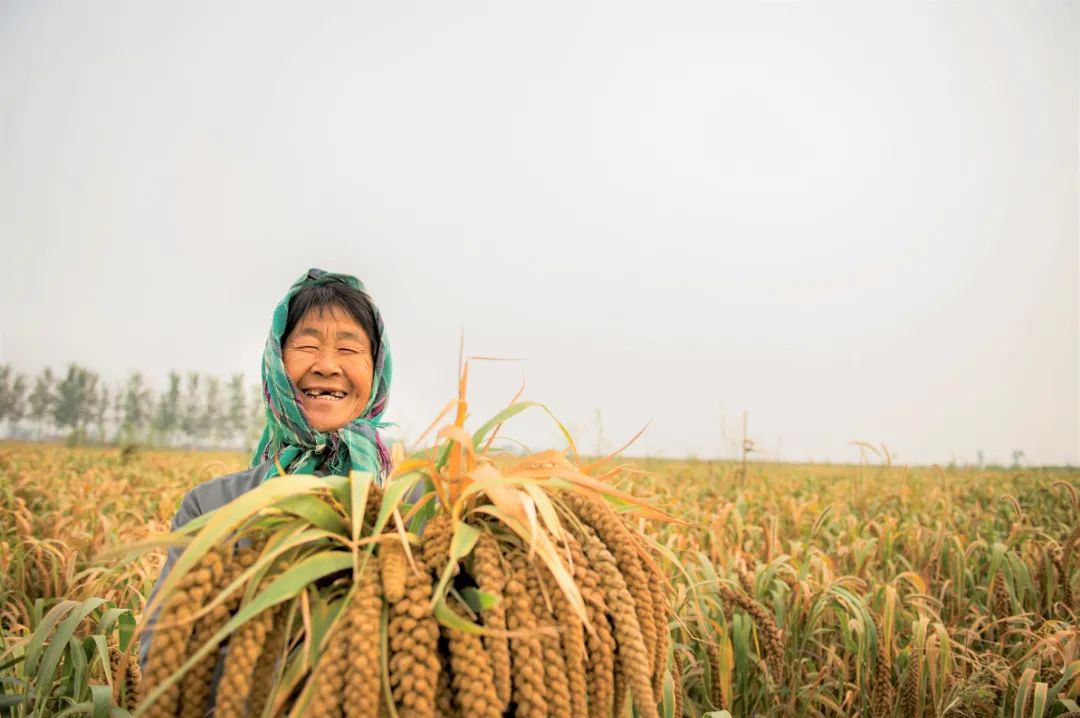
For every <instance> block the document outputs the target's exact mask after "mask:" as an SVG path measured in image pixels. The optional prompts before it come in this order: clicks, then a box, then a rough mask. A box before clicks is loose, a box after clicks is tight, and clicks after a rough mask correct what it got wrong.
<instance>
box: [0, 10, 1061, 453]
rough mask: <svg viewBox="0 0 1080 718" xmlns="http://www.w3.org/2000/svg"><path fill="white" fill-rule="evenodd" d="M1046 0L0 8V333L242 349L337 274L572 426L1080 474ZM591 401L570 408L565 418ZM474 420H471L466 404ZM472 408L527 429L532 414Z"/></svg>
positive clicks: (405, 422) (200, 360)
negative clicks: (493, 358)
mask: <svg viewBox="0 0 1080 718" xmlns="http://www.w3.org/2000/svg"><path fill="white" fill-rule="evenodd" d="M1078 35H1080V5H1078V4H1077V3H1075V2H1071V1H1058V2H1054V1H1051V0H1046V1H1044V2H1008V3H1007V2H978V3H976V2H967V3H958V2H924V3H915V4H911V3H892V4H889V5H886V4H882V3H862V2H850V3H843V4H840V3H796V2H773V3H764V2H762V3H751V2H739V3H733V2H729V3H719V2H713V1H709V2H700V3H690V2H685V3H683V2H678V3H676V2H652V3H626V2H610V3H598V2H563V3H524V2H493V3H478V2H454V3H445V2H426V3H409V2H394V3H378V4H376V3H353V2H340V3H325V2H324V3H304V4H303V5H291V6H285V5H276V4H274V3H267V2H251V3H239V2H233V3H214V2H190V3H164V2H145V1H142V0H139V1H132V2H98V3H83V2H50V3H39V2H32V1H30V0H25V1H23V2H12V1H10V0H0V241H2V243H3V247H2V252H0V257H2V259H0V262H2V265H0V266H2V270H0V339H2V343H0V361H6V362H11V363H13V364H15V365H16V367H17V368H19V369H20V370H22V371H25V372H35V373H36V372H37V371H38V370H39V369H40V368H41V367H42V366H44V365H51V366H53V367H54V368H61V367H62V366H63V365H64V364H65V363H67V362H69V361H72V360H74V361H78V362H79V363H81V364H84V365H86V366H89V367H91V368H93V369H96V370H98V371H99V372H101V373H103V374H104V375H105V376H106V377H109V378H113V379H121V378H122V377H124V376H125V375H126V373H127V371H128V370H130V369H141V370H143V371H144V372H146V373H147V374H148V375H149V377H150V378H151V379H152V380H153V382H154V383H156V384H157V385H158V386H160V385H161V384H162V383H163V380H164V375H165V373H166V372H167V371H168V370H169V369H171V368H175V369H178V370H182V371H188V370H198V371H206V372H214V373H217V374H219V375H221V376H225V375H227V374H228V373H231V372H235V371H244V372H245V373H246V374H247V376H248V378H249V381H254V380H255V378H256V377H257V371H258V360H259V355H260V351H261V346H262V342H263V340H264V336H265V332H266V331H267V329H268V327H269V321H270V314H271V311H272V308H273V306H274V304H276V302H277V301H278V300H279V298H280V296H281V295H282V294H283V293H284V291H285V290H286V289H287V287H288V285H289V284H290V283H291V282H292V281H293V280H294V279H295V278H296V277H297V276H299V275H300V274H301V273H302V272H303V271H305V270H306V269H307V268H308V267H312V266H317V267H322V268H324V269H328V270H332V271H345V272H350V273H353V274H356V275H358V276H359V277H360V278H361V279H363V280H364V281H365V282H366V284H367V285H368V288H369V289H370V290H371V292H372V294H373V295H374V296H375V299H376V301H377V302H378V304H379V305H380V307H381V309H382V311H383V313H384V315H385V317H386V320H387V323H388V329H389V332H390V341H391V344H392V346H393V350H394V357H395V361H396V365H397V372H396V376H395V383H394V386H395V388H394V390H393V392H392V398H391V407H392V411H391V414H392V415H393V416H392V417H391V418H395V419H396V420H398V421H399V422H400V423H401V425H402V427H403V429H404V431H405V433H407V434H414V433H415V432H416V430H417V429H419V428H421V427H422V426H423V425H424V424H426V423H427V421H429V420H430V419H431V418H433V416H434V414H435V412H436V411H437V410H438V409H439V408H440V407H441V406H442V405H443V404H444V403H445V402H446V401H447V400H448V399H449V398H451V396H452V393H453V391H454V374H455V371H456V362H457V351H458V335H459V332H460V331H462V330H463V331H464V333H465V337H466V351H467V352H468V353H473V354H494V355H500V356H507V357H510V356H513V357H524V358H525V360H524V361H523V362H519V363H516V364H498V365H494V364H478V365H475V366H474V371H473V375H472V388H473V392H472V393H473V398H474V402H475V406H474V409H475V414H476V417H477V419H478V420H480V419H484V418H487V416H488V415H490V414H491V413H493V412H494V411H495V410H497V408H498V407H499V406H500V405H501V404H503V403H504V402H506V401H507V400H509V398H510V397H511V396H512V395H513V394H514V392H515V391H516V389H517V388H518V385H519V383H520V382H521V380H522V376H523V375H524V377H525V379H526V382H527V386H526V397H528V398H533V399H536V400H539V401H543V402H546V403H547V404H548V405H549V406H550V407H551V408H552V410H553V411H554V412H555V413H556V414H557V415H558V416H560V417H561V418H563V419H564V420H565V421H566V422H567V423H568V424H570V425H571V426H572V427H574V429H575V431H576V432H577V434H578V436H579V438H580V440H581V443H582V444H583V445H584V447H585V448H586V449H590V450H591V449H594V448H595V447H596V446H597V444H598V441H606V442H607V443H608V444H620V443H622V441H624V440H626V439H628V438H629V437H630V436H632V435H633V434H634V433H635V432H636V431H637V430H638V429H639V428H640V427H641V426H643V425H644V424H645V423H646V422H649V421H651V422H652V423H651V426H650V428H649V431H648V432H647V433H646V435H645V437H644V438H643V439H642V440H641V441H640V442H639V443H638V444H637V446H636V447H635V449H634V450H633V451H632V452H631V453H632V454H642V453H651V454H659V455H664V456H682V455H686V454H690V453H692V454H696V455H698V456H701V457H705V456H713V455H723V456H734V455H735V451H736V449H735V446H736V443H735V439H736V437H737V434H738V431H739V424H740V415H741V412H742V411H743V410H744V409H745V410H748V411H749V414H750V434H751V436H752V438H754V439H755V440H756V441H757V444H758V446H759V447H761V448H762V449H763V453H764V455H765V456H767V457H770V458H782V459H814V460H824V459H832V460H855V459H857V458H858V451H857V449H855V448H853V447H852V446H850V445H849V443H848V442H849V441H851V440H854V439H861V440H867V441H871V442H874V443H879V442H884V443H885V444H886V445H887V446H888V447H889V448H890V449H891V450H892V451H894V452H895V453H896V455H897V457H898V460H899V461H903V462H934V461H937V462H946V461H949V460H950V459H955V460H957V461H973V460H974V459H975V456H976V451H977V450H979V449H982V450H983V451H984V452H985V456H986V459H987V460H988V461H991V460H995V461H1002V462H1009V461H1011V452H1012V450H1013V449H1022V450H1023V451H1024V452H1025V454H1026V456H1027V457H1028V459H1029V460H1030V461H1031V462H1033V463H1035V462H1039V463H1064V462H1072V463H1077V462H1080V426H1078V406H1080V382H1078V373H1080V356H1078V326H1077V325H1078V302H1080V299H1078V297H1080V295H1078V291H1077V276H1078V261H1080V260H1078V251H1077V245H1078V239H1077V219H1078V183H1077V166H1078V156H1080V155H1078V141H1077V140H1078V109H1080V98H1078V80H1080V77H1078V67H1080V48H1078ZM597 410H599V411H600V412H602V429H603V436H602V437H598V435H597V433H598V432H597V421H596V412H597ZM474 425H476V424H475V423H474ZM509 433H510V434H511V435H514V436H516V437H518V438H520V439H522V440H524V441H526V442H528V443H530V444H531V446H532V448H543V447H544V446H545V445H551V444H554V442H555V437H556V433H555V431H554V430H553V429H552V428H551V425H550V423H549V422H546V420H545V419H543V418H542V417H541V416H539V415H538V416H536V417H534V418H532V419H527V420H525V421H524V422H522V423H519V424H518V425H517V427H516V428H511V429H510V431H509Z"/></svg>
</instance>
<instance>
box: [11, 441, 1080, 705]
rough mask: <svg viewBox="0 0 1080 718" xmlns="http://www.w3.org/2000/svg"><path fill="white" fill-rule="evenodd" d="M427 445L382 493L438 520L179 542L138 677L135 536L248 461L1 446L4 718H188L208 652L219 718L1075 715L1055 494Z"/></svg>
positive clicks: (1065, 519) (149, 555)
mask: <svg viewBox="0 0 1080 718" xmlns="http://www.w3.org/2000/svg"><path fill="white" fill-rule="evenodd" d="M440 437H441V438H443V439H445V441H444V442H443V443H442V444H441V445H440V447H441V448H440V450H439V452H436V451H435V450H432V451H431V452H429V453H428V454H426V455H425V457H421V458H419V459H415V458H414V459H408V460H405V461H404V462H402V463H403V464H405V465H407V466H406V467H405V468H404V469H403V471H402V472H401V473H400V476H405V477H407V476H408V475H409V471H415V472H418V474H419V473H423V472H427V473H426V474H424V476H426V477H427V478H428V479H432V478H434V479H436V480H435V481H434V482H433V483H434V488H433V489H432V490H431V492H430V496H431V497H433V499H434V498H437V499H438V501H435V500H433V499H432V500H427V499H424V500H421V501H419V502H415V503H413V504H405V503H398V504H394V503H393V502H394V501H398V502H400V501H402V500H403V499H402V498H401V497H402V496H403V495H404V494H405V491H404V488H405V487H404V485H403V486H402V487H401V489H400V490H395V489H394V488H393V487H394V486H395V484H394V483H393V482H391V483H389V484H388V485H387V486H385V487H378V486H375V485H374V484H372V483H370V482H366V481H361V480H359V479H357V478H356V477H354V478H353V479H352V481H346V482H345V483H339V484H337V485H335V486H334V487H333V488H332V489H331V490H324V489H322V488H320V487H318V486H315V485H312V487H309V488H305V489H304V491H305V492H307V493H304V494H303V495H302V496H301V495H290V496H285V497H284V498H282V497H267V498H266V499H265V501H263V504H260V506H258V507H256V506H254V505H253V506H252V507H249V510H248V513H247V514H243V515H241V514H240V513H237V514H236V516H235V517H233V518H231V519H230V521H231V523H229V524H228V526H224V527H223V528H222V529H221V532H219V533H220V534H221V535H222V536H224V535H225V533H222V532H227V533H228V534H229V535H234V533H235V535H240V534H243V535H245V536H248V537H249V538H251V542H250V545H249V549H248V550H247V551H248V553H247V556H248V558H247V559H242V557H241V554H243V553H244V549H241V550H240V553H237V554H236V555H235V561H234V560H233V559H234V555H233V552H232V551H231V550H229V551H224V550H219V549H215V548H214V546H215V545H217V544H214V543H213V542H212V541H211V538H212V537H211V536H210V534H209V533H207V532H208V531H209V532H212V531H213V530H214V529H213V527H212V526H211V524H209V523H208V524H205V525H204V526H203V529H204V531H203V533H201V534H198V536H204V537H205V539H206V540H205V544H206V545H205V546H203V547H202V548H201V550H202V551H203V552H204V553H202V554H200V553H198V552H193V553H192V554H191V560H190V562H189V563H190V565H191V571H189V572H188V574H187V575H186V576H181V575H179V574H178V575H177V577H176V581H177V583H176V586H175V589H176V594H175V595H177V596H187V597H188V598H189V599H190V600H191V601H192V604H191V605H192V606H193V607H194V608H192V611H194V613H193V614H191V615H193V616H194V617H193V618H191V617H190V616H189V619H190V621H193V625H194V626H195V627H194V629H192V628H191V627H190V626H188V628H186V629H177V628H170V627H169V626H170V625H171V626H177V625H179V626H181V627H182V626H183V625H184V623H183V620H182V619H181V618H175V620H174V621H173V623H172V624H167V623H166V624H165V625H166V627H164V628H161V629H159V633H160V634H161V635H162V636H164V635H166V634H168V635H172V636H173V637H174V639H175V641H176V646H177V647H178V648H177V650H175V651H173V653H174V654H175V655H173V657H172V660H173V661H174V663H173V664H172V665H171V666H166V665H165V664H152V665H150V666H148V667H147V674H148V675H140V674H139V670H138V665H137V661H136V660H135V653H134V648H135V644H136V643H137V641H136V640H134V632H135V629H136V626H137V624H138V622H139V620H140V619H141V618H142V614H143V612H144V608H145V604H146V599H147V595H148V593H149V592H150V588H151V587H152V585H153V583H154V581H155V579H156V577H157V575H158V572H159V569H160V567H161V565H162V562H163V559H164V548H163V546H164V544H161V543H159V544H154V543H153V541H154V537H155V536H158V537H160V534H161V533H162V532H167V531H168V528H169V521H170V519H171V517H172V516H173V514H174V513H175V511H176V509H177V507H178V505H179V502H180V500H181V498H182V496H183V495H184V493H185V492H186V491H187V490H188V489H190V488H191V487H193V486H194V485H196V484H197V483H199V482H201V481H204V480H206V479H208V478H211V477H214V476H218V475H221V474H224V473H228V472H231V471H235V470H239V469H241V468H243V467H244V466H246V460H245V457H244V456H243V455H241V454H237V453H209V452H203V453H199V452H180V451H149V450H146V451H144V450H138V449H129V450H125V451H122V450H121V449H118V448H75V449H70V448H63V447H60V446H54V445H41V444H0V715H12V716H24V715H25V716H29V715H94V716H99V715H101V716H107V715H127V714H129V713H130V714H132V715H135V714H141V715H199V714H200V712H201V710H202V705H203V704H204V703H205V701H206V697H207V685H208V684H207V680H208V676H209V668H212V666H213V663H214V653H213V652H212V649H213V647H214V646H215V645H217V643H218V642H220V640H221V637H222V636H223V635H225V633H228V632H230V631H233V632H234V633H233V643H234V644H235V645H236V646H238V647H237V649H236V650H235V651H232V653H236V654H239V652H240V648H239V646H241V645H242V643H241V642H242V641H249V642H251V645H253V646H258V647H259V648H258V650H255V651H254V652H253V653H252V654H251V656H250V657H249V662H248V663H247V664H244V665H243V666H241V667H240V668H235V667H229V666H226V668H225V676H224V677H223V678H222V680H223V688H222V689H221V690H219V698H218V711H217V713H216V715H218V716H225V715H244V714H250V715H263V716H268V715H313V716H314V715H338V716H340V715H345V716H352V715H372V716H374V715H398V716H403V717H404V716H410V715H413V716H420V715H455V716H471V715H496V716H498V715H519V716H527V715H536V716H541V715H550V716H575V717H576V716H578V715H588V716H590V717H592V716H596V717H597V718H600V717H601V716H610V715H619V716H630V715H639V716H650V715H661V716H672V715H686V716H703V715H712V716H721V715H725V713H724V712H725V711H726V712H727V714H730V715H731V716H757V715H764V716H853V715H865V716H873V717H875V718H886V717H889V716H898V717H902V718H912V717H916V716H918V717H922V716H1012V717H1015V718H1024V717H1027V716H1032V717H1035V718H1038V717H1040V716H1061V715H1070V716H1077V715H1080V706H1078V704H1077V699H1078V692H1080V623H1078V620H1077V612H1078V610H1080V601H1078V598H1077V595H1076V594H1077V593H1078V592H1080V586H1077V585H1076V584H1077V581H1076V578H1077V573H1080V569H1078V568H1077V564H1078V563H1080V562H1078V561H1077V560H1075V554H1076V551H1077V543H1078V541H1080V505H1078V496H1077V491H1078V487H1080V471H1077V470H1049V469H1040V468H1023V469H1015V470H1005V469H998V470H983V469H972V468H939V467H918V468H915V467H911V468H909V467H905V466H890V465H888V464H887V463H882V464H866V465H861V466H825V465H795V464H766V463H751V464H750V465H749V467H748V469H747V471H746V474H745V475H743V473H742V470H741V467H740V466H739V465H737V464H734V463H724V462H708V461H638V462H635V461H633V460H627V459H614V458H612V459H608V460H606V461H592V462H590V461H589V460H587V459H584V458H579V457H577V456H576V455H574V454H572V453H571V454H569V455H566V454H564V453H558V454H556V453H555V452H551V454H550V455H548V456H546V458H545V459H544V461H542V462H541V461H539V460H536V461H533V462H532V463H521V462H522V459H521V457H503V458H499V457H497V456H494V455H491V456H487V455H485V454H484V452H482V451H481V450H480V448H479V445H480V443H481V442H480V441H479V440H477V441H476V442H475V443H476V448H475V449H474V448H473V441H472V439H473V438H476V437H468V436H459V435H458V434H456V433H455V432H454V431H446V432H440ZM479 438H482V437H479ZM488 443H489V444H490V441H489V442H488ZM459 450H460V451H459ZM440 452H441V453H440ZM534 458H535V457H534ZM399 459H400V457H399ZM410 462H412V464H410ZM513 462H517V463H513ZM552 467H554V468H552ZM541 469H543V471H547V472H548V473H544V474H543V475H541V474H542V472H541ZM484 471H487V473H484ZM523 476H528V477H530V478H527V479H526V478H514V477H523ZM463 477H468V480H467V481H466V479H465V478H463ZM581 477H588V480H586V478H581ZM291 479H292V477H287V478H286V479H284V480H283V481H289V480H291ZM529 481H533V482H534V483H532V484H529V483H528V482H529ZM545 482H546V483H545ZM592 482H596V483H597V484H600V483H603V484H606V485H609V486H610V487H612V489H613V490H618V491H619V492H620V493H619V494H618V495H615V494H611V495H608V494H605V493H604V491H603V490H601V489H599V488H597V487H596V486H593V483H592ZM541 485H542V486H544V487H545V488H544V489H543V491H540V490H538V486H541ZM575 487H577V488H579V489H581V492H580V493H573V492H571V491H570V490H571V489H574V488H575ZM482 488H483V489H484V491H486V493H487V496H488V497H490V501H489V500H488V499H484V500H482V501H481V500H479V498H478V497H479V496H480V494H481V489H482ZM585 488H589V490H590V491H593V490H595V491H596V492H598V493H593V494H589V495H586V494H585V493H584V490H585ZM297 491H299V490H298V489H297ZM508 492H510V493H508ZM513 492H520V497H519V495H518V494H517V493H513ZM623 496H632V497H635V498H636V499H641V500H644V502H645V505H646V506H648V507H651V509H650V510H649V511H638V510H637V509H639V508H641V505H639V504H636V503H633V502H631V501H629V499H624V498H620V497H623ZM521 497H524V498H521ZM528 497H531V499H529V498H528ZM273 501H278V502H279V503H276V504H275V503H272V502H273ZM304 501H308V503H303V502H304ZM380 501H381V503H380ZM281 502H286V503H281ZM289 502H291V503H289ZM515 502H516V503H515ZM436 503H438V504H440V505H446V506H456V507H459V508H460V511H457V512H455V513H453V514H451V513H437V512H435V511H434V510H433V506H434V505H435V504H436ZM530 506H531V507H532V508H531V509H529V508H528V507H530ZM274 507H277V508H274ZM365 507H366V508H365ZM515 507H526V509H527V510H524V511H523V512H522V513H521V514H520V516H519V517H518V518H514V510H515ZM425 513H426V514H427V519H428V521H429V524H428V526H430V527H431V530H424V531H421V532H417V531H415V530H414V527H415V526H416V525H417V524H416V523H414V522H415V520H416V518H417V517H418V516H420V515H423V514H425ZM661 513H662V514H664V516H663V517H661V516H660V514H661ZM506 527H510V529H507V528H506ZM193 531H194V529H193ZM439 531H443V533H442V535H438V532H439ZM195 536H196V534H195V533H191V534H189V536H188V538H189V539H191V538H192V537H195ZM260 537H261V538H260ZM399 539H400V540H399ZM199 540H200V539H198V538H194V539H192V542H191V544H190V545H191V546H194V545H195V544H196V543H197V542H198V541H199ZM219 543H220V542H219ZM376 546H378V550H377V551H376V550H375V547H376ZM403 546H404V547H405V548H406V549H407V550H406V551H404V552H403V551H401V547H403ZM123 547H136V549H132V550H127V549H125V548H123ZM275 547H276V548H275ZM215 551H218V553H216V554H215V553H214V552H215ZM260 551H261V553H259V552H260ZM406 554H407V555H406ZM215 556H216V558H214V557H215ZM534 556H539V557H540V558H541V559H543V561H541V560H539V559H535V560H534ZM365 557H366V558H365ZM403 557H404V558H403ZM211 559H212V560H211ZM245 560H246V562H245ZM230 561H232V563H230ZM374 562H378V563H377V564H376V563H374ZM545 562H546V563H545ZM234 564H235V566H237V568H236V569H235V570H231V569H230V568H229V566H232V565H234ZM631 564H632V565H631ZM365 566H366V567H367V569H371V568H375V569H377V570H374V571H372V570H367V569H366V568H365ZM394 566H397V567H398V568H399V569H400V570H401V577H398V576H396V575H394V570H395V569H394V568H393V567H394ZM537 566H538V568H537ZM297 567H300V568H301V569H304V570H307V569H305V568H304V567H309V568H310V570H309V571H308V572H307V573H304V572H303V571H301V570H299V569H298V568H297ZM425 567H427V568H428V569H430V570H429V571H427V572H425V571H424V568H425ZM564 568H565V569H566V572H565V575H564V573H563V569H564ZM199 571H203V573H204V575H203V581H204V583H206V585H207V586H208V587H210V588H207V589H206V590H204V591H203V592H202V593H201V594H199V598H198V599H197V600H196V599H195V598H191V597H192V596H194V595H195V593H197V590H196V588H195V586H196V585H197V584H198V578H197V577H198V575H199ZM342 576H345V577H344V578H342ZM349 576H352V578H349ZM417 576H423V578H417ZM192 577H196V578H192ZM211 584H212V586H211ZM267 587H270V588H267ZM264 589H265V590H264ZM185 590H186V591H188V593H187V594H184V591H185ZM230 590H231V593H230ZM260 591H262V592H263V593H260ZM275 591H276V592H277V593H274V592H275ZM564 593H565V595H564ZM219 594H220V596H221V597H219V598H218V599H216V603H215V601H214V600H212V598H213V596H217V595H219ZM271 594H273V595H272V596H271ZM394 594H397V595H396V596H395V595H394ZM226 595H227V596H228V598H225V596H226ZM275 596H276V598H274V597H275ZM538 597H539V598H538ZM264 598H265V600H263V599H264ZM260 601H262V603H260ZM410 601H413V602H412V603H410ZM174 604H175V601H174ZM248 608H250V610H247V609H248ZM631 609H633V610H631ZM165 610H169V609H168V606H167V607H166V609H165ZM245 611H247V612H246V613H245ZM162 615H163V616H165V615H166V614H164V613H163V614H162ZM170 615H171V614H170ZM177 615H179V614H177ZM239 617H245V618H250V619H251V620H249V621H248V622H247V623H244V622H243V621H242V620H240V618H239ZM586 619H587V620H586ZM215 621H216V622H215ZM425 621H427V622H428V623H424V622H425ZM343 622H344V623H343ZM458 622H460V625H458ZM664 624H666V625H664ZM208 626H209V628H207V627H208ZM364 626H367V627H368V628H367V629H366V630H365V629H364V628H363V627H364ZM424 626H430V630H428V632H427V633H424V631H423V630H422V629H423V628H424ZM478 626H479V628H478ZM590 626H591V627H592V628H590ZM597 627H599V629H600V630H595V629H596V628H597ZM217 629H220V631H221V632H220V633H215V631H216V630H217ZM339 629H340V630H339ZM349 629H351V630H349ZM178 630H179V631H180V632H179V633H177V632H176V631H178ZM170 631H171V632H172V633H170ZM253 631H254V633H253ZM255 634H258V635H255ZM214 636H216V640H215V639H214ZM335 636H343V638H341V639H340V640H336V639H335V638H334V637H335ZM345 636H347V638H346V637H345ZM368 636H370V640H369V639H368V638H367V637H368ZM275 637H276V640H275ZM414 639H415V640H414ZM155 640H159V637H158V634H155ZM160 640H162V641H164V640H166V639H165V638H161V639H160ZM364 641H369V642H368V643H364ZM243 645H247V644H243ZM200 647H204V650H203V651H202V654H201V655H199V654H198V650H199V648H200ZM277 659H283V660H277ZM237 660H239V659H237ZM541 663H542V666H541ZM182 664H186V666H187V671H186V674H184V675H183V676H182V677H180V678H176V679H175V680H173V682H172V683H171V684H170V683H169V679H170V676H173V675H174V674H176V672H177V670H178V669H180V668H181V667H183V666H182ZM534 667H535V669H536V670H539V671H541V672H540V674H537V673H535V672H532V671H533V669H534ZM200 671H202V673H201V674H200ZM150 673H154V675H153V676H151V675H149V674H150ZM177 675H179V674H177ZM200 675H202V678H199V676H200ZM425 675H427V676H428V678H429V679H430V680H428V679H425V678H424V676H425ZM309 676H311V677H318V680H314V679H312V680H309V679H308V677H309ZM361 680H367V681H369V682H368V683H366V684H364V683H354V681H361ZM200 681H201V682H200ZM229 681H234V682H233V683H229V685H230V686H231V687H232V688H233V690H232V691H231V692H232V693H233V694H234V695H233V696H232V697H231V700H233V702H234V703H235V702H236V700H237V699H238V700H239V701H240V703H239V704H238V705H232V706H223V705H222V702H223V700H225V699H230V698H229V697H228V696H226V698H225V699H223V698H222V697H221V695H220V694H222V693H224V692H225V691H224V685H225V683H226V682H229ZM425 681H427V682H425ZM140 684H142V685H140ZM271 685H272V686H274V688H273V690H271V688H270V686H271ZM365 686H367V687H366V688H365ZM236 694H238V698H237V695H236ZM249 694H250V695H251V698H250V699H249V698H248V695H249ZM192 696H196V697H197V699H196V698H192ZM425 696H426V697H425ZM140 700H141V701H142V704H140V703H139V701H140ZM170 701H172V703H170ZM245 701H249V702H247V703H245ZM650 704H651V705H650ZM230 711H231V712H230ZM515 711H516V712H515Z"/></svg>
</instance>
